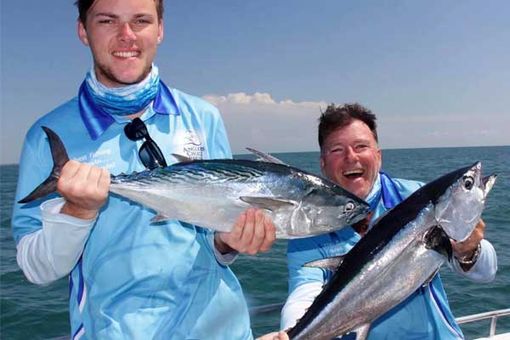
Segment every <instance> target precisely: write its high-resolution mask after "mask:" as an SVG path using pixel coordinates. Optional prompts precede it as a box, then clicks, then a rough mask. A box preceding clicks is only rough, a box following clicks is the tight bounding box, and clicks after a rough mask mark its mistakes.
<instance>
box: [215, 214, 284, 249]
mask: <svg viewBox="0 0 510 340" xmlns="http://www.w3.org/2000/svg"><path fill="white" fill-rule="evenodd" d="M275 238H276V228H275V226H274V224H273V222H272V221H271V219H270V218H268V217H267V216H265V215H264V212H263V211H262V210H260V209H258V210H257V209H253V208H250V209H248V210H246V211H245V212H243V213H242V214H241V216H239V218H238V219H237V221H236V223H235V224H234V228H233V229H232V231H231V232H228V233H221V232H217V233H216V234H215V235H214V243H215V246H216V249H218V251H219V252H220V253H222V254H225V253H228V252H231V251H233V250H236V251H238V252H240V253H245V254H249V255H255V254H257V253H259V252H266V251H268V250H269V249H270V248H271V246H272V245H273V243H274V240H275Z"/></svg>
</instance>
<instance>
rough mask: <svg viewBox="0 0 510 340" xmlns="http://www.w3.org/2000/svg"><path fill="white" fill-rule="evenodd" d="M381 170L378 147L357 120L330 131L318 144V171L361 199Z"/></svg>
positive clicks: (371, 135) (367, 129) (362, 124)
mask: <svg viewBox="0 0 510 340" xmlns="http://www.w3.org/2000/svg"><path fill="white" fill-rule="evenodd" d="M380 169H381V150H380V149H379V147H378V145H377V142H376V140H375V137H374V135H373V134H372V132H371V131H370V128H369V127H368V126H367V125H366V124H365V123H363V122H362V121H360V120H357V119H355V120H353V121H352V123H350V124H349V125H347V126H345V127H342V128H339V129H337V130H335V131H333V132H332V133H331V134H330V135H328V136H327V137H326V139H325V140H324V143H323V145H322V152H321V170H322V173H323V174H324V175H325V176H326V177H328V178H329V179H330V180H332V181H333V182H335V183H337V184H339V185H340V186H342V187H343V188H345V189H347V190H348V191H350V192H352V193H353V194H355V195H357V196H358V197H360V198H362V199H365V198H366V196H367V195H368V194H369V193H370V190H371V189H372V186H373V184H374V182H375V180H376V178H377V174H378V172H379V170H380Z"/></svg>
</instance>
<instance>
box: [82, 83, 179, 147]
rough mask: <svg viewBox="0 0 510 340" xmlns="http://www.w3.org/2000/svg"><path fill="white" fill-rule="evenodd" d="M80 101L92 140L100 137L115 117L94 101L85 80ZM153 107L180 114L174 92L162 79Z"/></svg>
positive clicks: (84, 120) (159, 112)
mask: <svg viewBox="0 0 510 340" xmlns="http://www.w3.org/2000/svg"><path fill="white" fill-rule="evenodd" d="M78 103H79V108H80V115H81V118H82V120H83V123H84V124H85V127H86V128H87V131H88V132H89V134H90V137H91V138H92V140H96V139H98V138H99V137H100V136H101V135H102V134H103V133H104V132H105V131H106V130H107V129H108V128H109V127H110V125H112V124H113V123H114V122H115V119H114V118H113V117H112V116H111V115H110V114H109V113H107V112H105V111H104V110H103V109H102V108H101V107H100V106H98V105H96V104H95V103H94V101H93V100H92V97H91V95H90V93H89V92H88V90H87V86H86V85H85V82H83V83H82V84H81V86H80V90H79V93H78ZM152 109H153V110H154V112H155V113H158V114H165V115H171V114H172V115H178V114H179V108H178V107H177V103H176V101H175V98H174V96H173V95H172V92H171V91H170V89H169V88H168V87H167V86H166V85H165V83H163V81H161V80H160V81H159V89H158V92H157V94H156V98H154V101H153V103H152Z"/></svg>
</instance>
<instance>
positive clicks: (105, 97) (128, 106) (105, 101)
mask: <svg viewBox="0 0 510 340" xmlns="http://www.w3.org/2000/svg"><path fill="white" fill-rule="evenodd" d="M85 85H86V86H87V90H88V92H89V94H90V96H91V97H92V100H93V101H94V103H96V104H97V105H98V106H100V107H101V109H103V110H104V111H105V112H107V113H109V114H111V115H113V116H129V115H132V114H134V113H137V112H140V111H142V110H143V109H145V108H146V107H147V106H148V105H149V104H150V103H151V102H152V101H153V100H154V98H155V97H156V94H157V92H158V89H159V70H158V68H157V67H156V65H154V64H153V65H152V69H151V72H150V73H149V74H148V75H147V77H146V78H145V79H144V80H142V81H141V82H139V83H137V84H133V85H128V86H123V87H113V88H110V87H106V86H104V85H103V84H101V83H100V82H99V81H98V80H97V78H96V73H95V71H94V69H93V68H92V70H90V71H89V72H88V73H87V77H86V78H85Z"/></svg>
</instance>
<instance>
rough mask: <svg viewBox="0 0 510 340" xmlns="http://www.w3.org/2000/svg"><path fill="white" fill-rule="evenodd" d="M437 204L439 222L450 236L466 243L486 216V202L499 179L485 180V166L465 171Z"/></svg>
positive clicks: (491, 177)
mask: <svg viewBox="0 0 510 340" xmlns="http://www.w3.org/2000/svg"><path fill="white" fill-rule="evenodd" d="M462 170H463V171H462V172H459V173H457V178H456V179H455V181H453V183H452V184H451V185H450V186H449V187H448V189H447V190H446V191H445V193H444V194H443V195H441V196H440V197H439V199H438V201H437V202H436V204H435V219H436V221H437V222H438V224H439V225H440V226H441V227H442V228H443V230H444V231H445V232H446V234H447V235H448V237H450V238H451V239H453V240H455V241H458V242H462V241H464V240H465V239H467V238H468V237H469V235H471V233H472V232H473V230H474V229H475V227H476V225H477V223H478V221H479V220H480V217H481V215H482V212H483V209H484V206H485V199H486V197H487V194H488V193H489V191H490V190H491V188H492V186H493V185H494V182H495V180H496V176H495V175H492V176H488V177H486V178H482V164H481V163H480V162H477V163H475V164H474V165H473V166H471V167H468V168H464V169H462Z"/></svg>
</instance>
